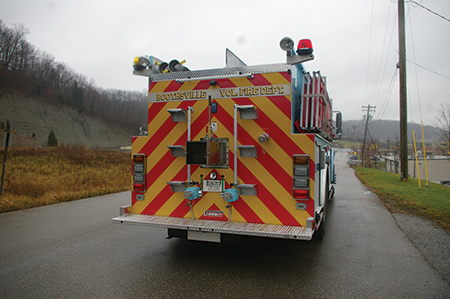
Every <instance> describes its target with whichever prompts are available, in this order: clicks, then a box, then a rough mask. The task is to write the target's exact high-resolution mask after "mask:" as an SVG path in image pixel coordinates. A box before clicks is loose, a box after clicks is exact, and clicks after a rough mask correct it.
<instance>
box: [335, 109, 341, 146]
mask: <svg viewBox="0 0 450 299" xmlns="http://www.w3.org/2000/svg"><path fill="white" fill-rule="evenodd" d="M341 137H342V113H341V112H340V111H338V112H336V134H335V137H334V139H341Z"/></svg>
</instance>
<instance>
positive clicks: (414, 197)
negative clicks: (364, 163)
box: [354, 167, 450, 231]
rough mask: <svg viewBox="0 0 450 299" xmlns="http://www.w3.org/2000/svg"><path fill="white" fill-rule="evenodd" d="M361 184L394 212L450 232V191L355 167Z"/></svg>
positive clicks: (444, 187) (415, 180) (434, 185)
mask: <svg viewBox="0 0 450 299" xmlns="http://www.w3.org/2000/svg"><path fill="white" fill-rule="evenodd" d="M354 168H355V173H356V175H357V177H358V178H359V180H360V181H361V182H362V183H363V184H364V185H366V186H367V187H368V188H369V189H370V190H371V191H372V192H374V193H375V194H377V195H378V197H379V198H380V199H381V200H382V201H383V202H384V204H385V205H386V207H387V208H388V209H389V211H391V212H404V213H408V214H413V215H416V216H420V217H423V218H426V219H429V220H431V221H434V222H436V223H437V224H439V225H440V226H441V227H443V228H444V229H445V230H447V231H450V188H449V187H446V186H443V185H440V184H436V183H431V182H430V183H429V188H427V187H426V181H423V180H422V181H421V186H422V189H419V184H418V180H417V179H413V178H409V179H408V180H406V181H401V180H400V177H399V175H398V174H395V173H390V172H385V171H383V170H378V169H371V168H362V167H354Z"/></svg>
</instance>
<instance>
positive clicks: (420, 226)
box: [392, 213, 450, 285]
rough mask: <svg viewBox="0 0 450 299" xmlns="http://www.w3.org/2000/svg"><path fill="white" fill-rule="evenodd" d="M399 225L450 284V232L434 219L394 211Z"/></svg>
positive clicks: (393, 214)
mask: <svg viewBox="0 0 450 299" xmlns="http://www.w3.org/2000/svg"><path fill="white" fill-rule="evenodd" d="M392 216H393V217H394V219H395V221H396V223H397V225H398V226H399V227H400V229H401V230H402V231H403V232H404V233H405V234H406V235H407V236H408V238H409V239H410V240H411V242H412V243H413V244H414V246H415V247H416V248H417V249H418V250H419V251H420V253H421V254H422V256H423V257H424V258H425V259H426V260H427V261H428V262H429V263H430V265H431V266H432V267H433V268H434V269H435V270H436V272H438V273H439V274H440V275H441V276H442V278H443V279H444V280H445V281H446V282H447V283H448V284H449V285H450V264H449V263H448V261H450V234H448V233H447V232H446V231H445V230H443V229H442V228H440V227H438V226H436V225H435V224H434V223H433V222H432V221H428V220H425V219H422V218H420V217H417V216H414V215H407V214H404V213H392Z"/></svg>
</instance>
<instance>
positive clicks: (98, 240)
mask: <svg viewBox="0 0 450 299" xmlns="http://www.w3.org/2000/svg"><path fill="white" fill-rule="evenodd" d="M338 159H339V160H338V161H337V169H338V186H337V187H336V192H337V193H336V195H335V198H334V199H333V201H332V203H331V204H330V206H329V210H328V212H329V214H328V224H327V232H326V235H325V238H324V239H323V240H322V241H314V242H304V241H291V240H271V239H258V238H250V237H241V238H232V239H230V240H226V242H224V243H222V244H211V243H202V242H193V241H186V240H180V239H171V240H166V239H165V236H166V232H165V230H164V229H156V228H155V229H154V228H149V227H138V226H126V225H118V224H112V223H111V218H112V217H114V216H117V214H118V211H119V206H120V205H122V204H128V201H129V199H128V197H129V194H128V192H124V193H118V194H113V195H107V196H100V197H95V198H88V199H84V200H79V201H74V202H68V203H63V204H57V205H51V206H46V207H41V208H35V209H30V210H25V211H18V212H12V213H4V214H0V298H306V297H308V298H344V297H345V298H348V297H354V298H355V297H356V298H394V297H395V298H398V297H401V298H423V297H426V298H449V297H450V285H449V284H448V282H447V281H446V279H445V277H444V276H443V275H442V274H441V273H439V272H438V271H436V270H435V269H436V267H433V266H432V264H431V263H430V262H429V261H428V260H427V259H426V258H425V257H424V255H422V254H421V251H420V250H419V249H418V247H416V246H415V245H414V243H413V241H411V239H410V237H408V236H407V235H406V234H405V233H404V231H403V230H401V229H400V228H399V226H398V225H397V222H396V221H395V219H394V217H393V216H392V215H391V214H390V213H389V212H388V211H387V210H386V209H385V207H384V206H383V205H382V204H381V203H380V201H379V200H378V199H377V197H376V196H374V195H373V194H372V193H371V192H369V191H368V190H367V189H366V188H365V187H363V186H362V185H361V184H360V183H359V181H358V180H357V179H356V178H355V176H354V174H353V171H352V170H351V169H349V168H348V167H347V165H346V161H347V156H346V154H344V153H340V154H338ZM441 263H446V264H449V261H448V260H442V261H441Z"/></svg>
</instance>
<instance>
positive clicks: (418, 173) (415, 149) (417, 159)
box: [413, 130, 422, 189]
mask: <svg viewBox="0 0 450 299" xmlns="http://www.w3.org/2000/svg"><path fill="white" fill-rule="evenodd" d="M413 140H414V153H415V155H416V169H417V177H418V178H419V189H422V186H420V171H419V158H418V157H417V148H416V136H415V135H414V130H413Z"/></svg>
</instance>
